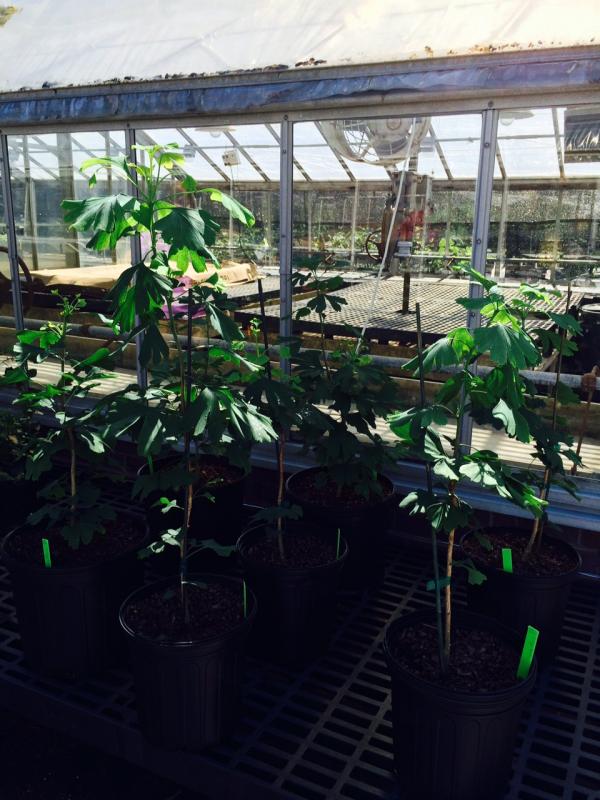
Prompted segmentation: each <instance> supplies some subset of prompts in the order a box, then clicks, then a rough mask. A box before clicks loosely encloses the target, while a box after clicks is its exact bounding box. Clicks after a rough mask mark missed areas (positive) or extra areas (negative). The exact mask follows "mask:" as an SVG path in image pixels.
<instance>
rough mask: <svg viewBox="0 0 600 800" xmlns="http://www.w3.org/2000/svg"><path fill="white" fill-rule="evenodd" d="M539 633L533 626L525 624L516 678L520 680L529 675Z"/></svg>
mask: <svg viewBox="0 0 600 800" xmlns="http://www.w3.org/2000/svg"><path fill="white" fill-rule="evenodd" d="M539 635H540V632H539V631H538V629H537V628H534V627H532V626H531V625H528V626H527V633H526V634H525V641H524V642H523V650H522V651H521V659H520V661H519V666H518V668H517V678H518V679H519V680H521V681H524V680H525V678H526V677H527V676H528V675H529V670H530V669H531V664H532V662H533V656H534V655H535V648H536V645H537V641H538V637H539Z"/></svg>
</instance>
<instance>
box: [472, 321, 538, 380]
mask: <svg viewBox="0 0 600 800" xmlns="http://www.w3.org/2000/svg"><path fill="white" fill-rule="evenodd" d="M473 339H474V341H475V345H476V346H477V348H478V349H479V351H480V352H481V353H486V352H489V353H490V358H491V359H492V361H495V362H496V364H498V365H499V366H503V365H504V364H511V365H512V366H513V367H515V369H527V368H529V367H533V366H536V365H537V364H539V363H540V361H541V356H540V354H539V352H538V350H537V348H536V347H535V345H534V344H533V342H532V341H531V339H530V338H529V336H527V334H526V333H524V332H523V331H522V330H516V331H515V330H513V329H512V328H509V327H508V326H506V325H490V326H489V327H487V328H477V329H476V330H475V331H474V332H473Z"/></svg>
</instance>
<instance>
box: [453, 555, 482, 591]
mask: <svg viewBox="0 0 600 800" xmlns="http://www.w3.org/2000/svg"><path fill="white" fill-rule="evenodd" d="M452 563H453V565H454V566H455V567H458V568H460V569H464V570H466V571H467V580H468V581H469V584H470V585H471V586H481V584H482V583H485V582H486V580H487V577H486V575H485V574H484V573H483V572H481V570H478V569H477V567H476V566H475V564H474V563H473V561H472V560H471V559H470V558H466V559H463V560H461V561H453V562H452Z"/></svg>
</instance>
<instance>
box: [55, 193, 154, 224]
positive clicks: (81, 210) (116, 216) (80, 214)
mask: <svg viewBox="0 0 600 800" xmlns="http://www.w3.org/2000/svg"><path fill="white" fill-rule="evenodd" d="M137 202H138V201H137V199H136V198H135V197H131V196H130V195H125V194H115V195H108V196H107V197H87V198H86V199H85V200H63V201H62V203H61V206H62V207H63V208H64V209H65V222H66V223H67V224H68V225H69V226H70V227H71V228H74V229H75V230H77V231H104V232H106V233H110V232H111V231H114V230H115V228H116V226H117V225H118V224H119V223H120V222H122V221H123V220H125V219H126V217H127V215H128V212H130V211H131V210H132V209H133V208H134V207H135V205H136V204H137Z"/></svg>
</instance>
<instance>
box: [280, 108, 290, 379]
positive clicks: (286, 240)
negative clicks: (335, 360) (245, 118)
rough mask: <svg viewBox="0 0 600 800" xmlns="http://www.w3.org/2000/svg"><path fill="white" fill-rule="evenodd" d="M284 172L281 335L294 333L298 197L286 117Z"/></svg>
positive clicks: (285, 363)
mask: <svg viewBox="0 0 600 800" xmlns="http://www.w3.org/2000/svg"><path fill="white" fill-rule="evenodd" d="M279 146H280V159H281V162H280V163H281V171H280V175H279V180H280V190H279V297H280V300H279V336H280V337H281V339H282V340H284V341H285V340H286V339H289V338H290V337H291V335H292V209H293V200H294V194H293V193H294V184H293V175H294V173H293V168H294V124H293V123H292V122H290V120H289V119H288V118H287V116H285V117H284V118H283V120H282V121H281V142H280V145H279ZM281 369H282V371H283V372H287V373H289V372H290V370H291V364H290V360H289V358H282V359H281Z"/></svg>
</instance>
